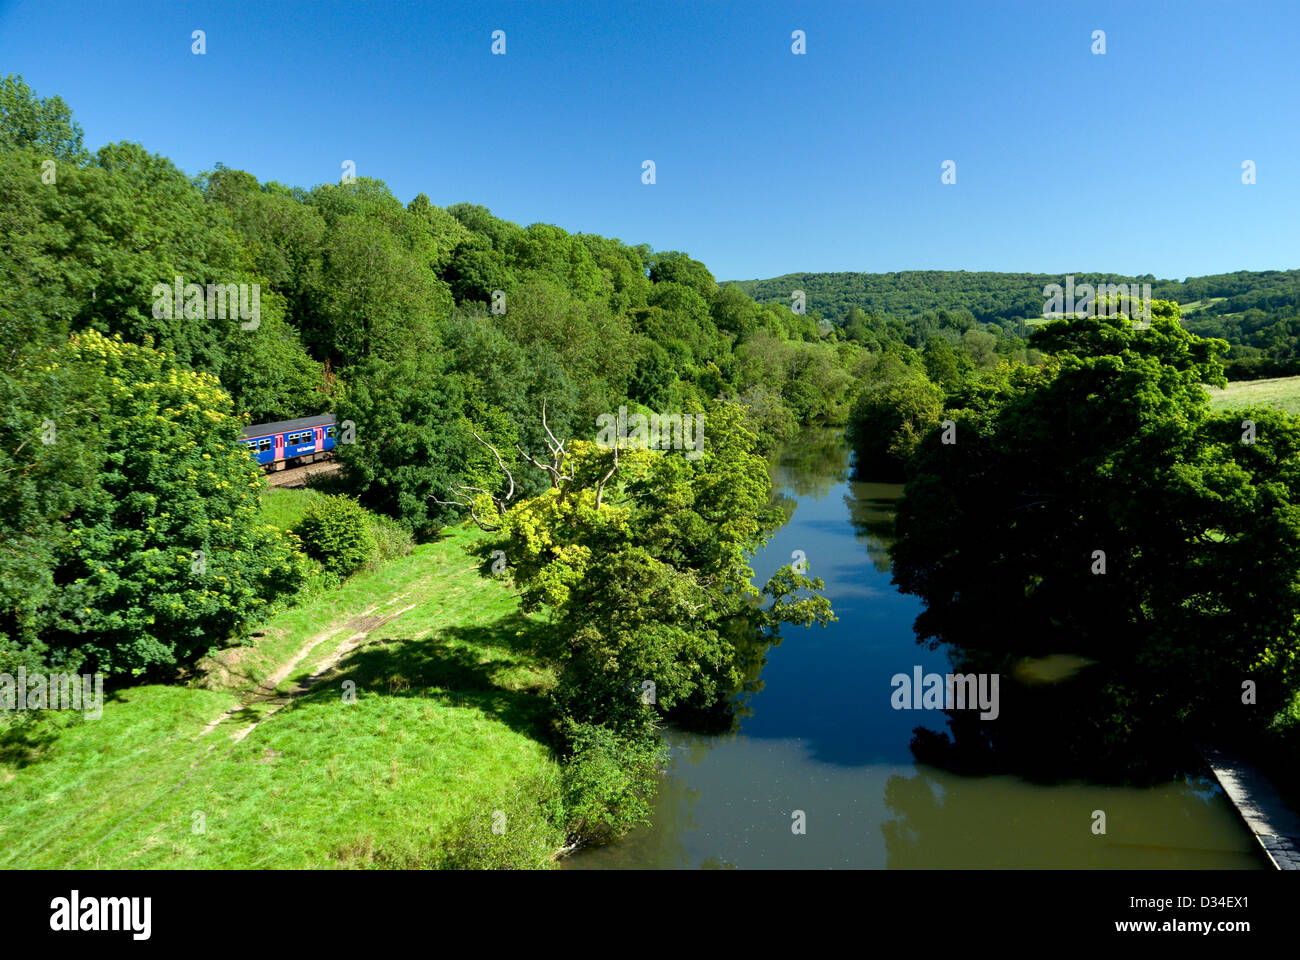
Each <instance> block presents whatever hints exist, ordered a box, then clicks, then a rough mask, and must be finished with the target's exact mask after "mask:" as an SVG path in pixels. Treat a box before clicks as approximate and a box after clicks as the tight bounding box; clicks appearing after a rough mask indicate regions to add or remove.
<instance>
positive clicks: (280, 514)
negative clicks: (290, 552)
mask: <svg viewBox="0 0 1300 960" xmlns="http://www.w3.org/2000/svg"><path fill="white" fill-rule="evenodd" d="M323 498H324V494H322V493H320V492H318V491H316V490H310V489H308V488H306V487H267V488H266V489H265V490H264V491H262V516H263V517H265V518H266V522H267V523H270V524H274V525H275V526H277V527H279V528H280V529H281V530H289V529H290V528H292V527H294V526H296V525H297V523H298V521H299V520H301V519H302V516H303V514H304V513H306V512H307V508H308V507H310V506H311V505H312V504H313V503H316V502H317V501H319V500H321V499H323Z"/></svg>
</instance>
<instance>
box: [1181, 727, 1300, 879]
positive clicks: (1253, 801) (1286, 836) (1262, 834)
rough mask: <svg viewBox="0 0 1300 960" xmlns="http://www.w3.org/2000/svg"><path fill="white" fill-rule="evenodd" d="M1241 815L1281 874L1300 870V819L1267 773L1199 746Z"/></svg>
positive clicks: (1210, 748)
mask: <svg viewBox="0 0 1300 960" xmlns="http://www.w3.org/2000/svg"><path fill="white" fill-rule="evenodd" d="M1197 749H1199V750H1200V751H1201V756H1202V757H1204V758H1205V762H1206V764H1207V765H1208V766H1209V768H1210V769H1211V770H1212V771H1213V772H1214V776H1215V778H1216V779H1217V780H1218V781H1219V786H1221V787H1223V792H1224V793H1226V794H1227V795H1228V799H1229V800H1231V801H1232V805H1233V806H1234V807H1236V808H1237V813H1239V814H1240V815H1241V819H1242V820H1244V821H1245V822H1246V826H1247V827H1248V828H1249V829H1250V832H1251V833H1253V834H1254V835H1255V839H1256V840H1258V841H1259V845H1260V846H1261V847H1263V848H1264V853H1265V854H1267V855H1268V858H1269V860H1271V861H1272V862H1273V866H1275V867H1277V868H1278V869H1279V870H1300V815H1297V814H1296V812H1295V811H1294V810H1292V809H1291V808H1290V807H1289V806H1287V803H1286V801H1285V800H1283V799H1282V795H1281V794H1280V793H1278V791H1277V788H1276V787H1274V786H1273V784H1272V782H1271V781H1270V780H1269V779H1268V777H1266V776H1265V775H1264V773H1263V772H1262V771H1261V770H1259V769H1257V768H1256V767H1253V766H1251V765H1250V764H1248V763H1243V762H1242V761H1240V760H1238V759H1237V758H1235V757H1232V756H1229V755H1228V754H1226V753H1224V752H1223V751H1221V750H1217V749H1215V748H1214V747H1210V746H1206V745H1204V744H1201V745H1198V747H1197Z"/></svg>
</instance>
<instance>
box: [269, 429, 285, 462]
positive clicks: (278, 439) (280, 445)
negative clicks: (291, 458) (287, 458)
mask: <svg viewBox="0 0 1300 960" xmlns="http://www.w3.org/2000/svg"><path fill="white" fill-rule="evenodd" d="M272 459H274V460H283V459H284V434H283V433H277V434H276V435H275V456H274V457H273V458H272Z"/></svg>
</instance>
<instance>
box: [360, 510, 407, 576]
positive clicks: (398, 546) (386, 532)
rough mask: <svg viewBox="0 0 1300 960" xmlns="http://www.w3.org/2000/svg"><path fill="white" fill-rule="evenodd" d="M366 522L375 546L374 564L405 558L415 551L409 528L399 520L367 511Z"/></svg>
mask: <svg viewBox="0 0 1300 960" xmlns="http://www.w3.org/2000/svg"><path fill="white" fill-rule="evenodd" d="M366 522H367V523H369V524H370V536H371V539H372V540H373V541H374V544H375V553H374V563H385V562H387V561H389V560H395V559H397V558H398V557H405V556H407V555H408V554H410V552H411V551H412V550H413V549H415V539H414V537H412V535H411V530H410V528H409V527H407V526H406V524H404V523H402V522H401V521H400V520H394V519H393V518H392V517H386V516H384V515H383V514H382V513H371V512H370V511H369V510H367V511H366Z"/></svg>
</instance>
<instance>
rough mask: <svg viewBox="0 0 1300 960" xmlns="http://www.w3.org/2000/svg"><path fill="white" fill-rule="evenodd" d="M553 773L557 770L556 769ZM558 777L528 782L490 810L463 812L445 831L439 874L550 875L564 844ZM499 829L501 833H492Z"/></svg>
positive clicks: (539, 778)
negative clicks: (528, 872)
mask: <svg viewBox="0 0 1300 960" xmlns="http://www.w3.org/2000/svg"><path fill="white" fill-rule="evenodd" d="M552 769H554V768H552ZM558 780H559V778H558V777H556V776H554V775H553V774H549V775H538V776H535V777H531V778H529V779H528V780H527V781H525V782H524V783H522V784H521V785H520V786H519V789H518V790H517V792H516V793H515V794H514V795H513V796H510V797H505V798H503V799H502V800H501V802H500V805H499V806H497V807H496V808H495V809H492V810H489V809H487V808H486V807H484V808H483V809H477V808H475V809H472V810H466V811H462V812H461V813H460V814H459V815H458V816H457V817H456V818H455V820H453V821H452V823H451V824H450V825H449V826H448V828H447V829H446V830H444V831H442V844H441V849H440V850H439V851H438V854H437V855H436V858H435V860H434V862H433V864H432V866H434V867H436V868H437V869H440V870H545V869H548V868H551V867H553V866H554V865H555V854H556V851H558V850H559V848H560V846H561V845H562V844H563V843H564V831H563V829H561V827H560V826H559V823H560V822H561V819H562V817H563V807H562V806H561V801H560V788H559V783H558V782H557V781H558ZM494 826H499V829H500V832H499V833H496V832H493V827H494Z"/></svg>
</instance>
